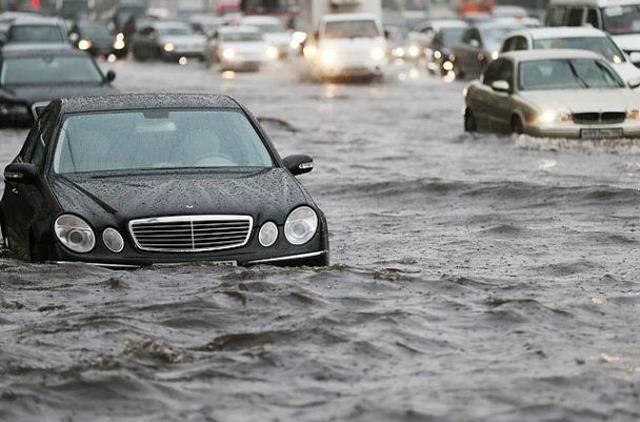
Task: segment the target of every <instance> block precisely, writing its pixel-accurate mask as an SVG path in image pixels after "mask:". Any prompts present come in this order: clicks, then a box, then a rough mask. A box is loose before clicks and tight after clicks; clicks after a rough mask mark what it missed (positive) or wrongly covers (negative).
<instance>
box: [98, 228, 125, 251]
mask: <svg viewBox="0 0 640 422" xmlns="http://www.w3.org/2000/svg"><path fill="white" fill-rule="evenodd" d="M102 241H103V242H104V245H105V246H106V247H107V249H109V250H110V251H111V252H113V253H120V252H122V250H123V249H124V239H123V238H122V235H121V234H120V232H119V231H118V230H116V229H114V228H112V227H108V228H106V229H105V230H104V231H103V232H102Z"/></svg>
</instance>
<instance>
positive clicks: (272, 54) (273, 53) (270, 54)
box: [266, 46, 280, 60]
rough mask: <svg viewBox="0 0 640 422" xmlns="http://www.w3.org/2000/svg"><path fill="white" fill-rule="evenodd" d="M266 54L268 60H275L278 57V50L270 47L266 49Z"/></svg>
mask: <svg viewBox="0 0 640 422" xmlns="http://www.w3.org/2000/svg"><path fill="white" fill-rule="evenodd" d="M266 54H267V58H268V59H269V60H276V59H277V58H278V57H280V50H278V48H277V47H274V46H270V47H267V52H266Z"/></svg>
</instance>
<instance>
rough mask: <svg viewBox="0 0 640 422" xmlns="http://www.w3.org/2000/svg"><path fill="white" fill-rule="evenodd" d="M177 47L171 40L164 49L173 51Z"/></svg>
mask: <svg viewBox="0 0 640 422" xmlns="http://www.w3.org/2000/svg"><path fill="white" fill-rule="evenodd" d="M175 49H176V46H175V45H174V44H172V43H170V42H168V43H166V44H165V45H164V51H166V52H167V53H171V52H172V51H174V50H175Z"/></svg>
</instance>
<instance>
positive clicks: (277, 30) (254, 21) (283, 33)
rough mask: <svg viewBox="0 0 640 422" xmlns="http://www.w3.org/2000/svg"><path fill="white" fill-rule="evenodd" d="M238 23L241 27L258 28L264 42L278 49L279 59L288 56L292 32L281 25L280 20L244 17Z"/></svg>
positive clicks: (264, 17)
mask: <svg viewBox="0 0 640 422" xmlns="http://www.w3.org/2000/svg"><path fill="white" fill-rule="evenodd" d="M240 23H241V25H243V26H253V27H256V28H258V30H260V32H262V35H263V36H264V40H265V41H266V42H267V43H269V45H271V46H272V47H275V48H277V49H278V56H279V57H280V58H282V57H286V56H287V55H288V54H289V48H290V46H291V36H292V32H291V31H288V30H287V29H286V28H285V27H284V26H283V25H282V21H281V20H280V19H278V18H275V17H272V16H245V17H244V18H242V20H241V22H240Z"/></svg>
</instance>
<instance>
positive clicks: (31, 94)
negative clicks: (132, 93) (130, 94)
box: [0, 84, 118, 106]
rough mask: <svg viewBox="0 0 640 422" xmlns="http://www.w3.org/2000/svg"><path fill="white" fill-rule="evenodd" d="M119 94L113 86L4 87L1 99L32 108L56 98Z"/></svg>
mask: <svg viewBox="0 0 640 422" xmlns="http://www.w3.org/2000/svg"><path fill="white" fill-rule="evenodd" d="M117 92H118V91H117V90H116V89H115V88H113V87H112V86H111V85H102V84H73V85H72V84H69V85H67V84H65V85H57V86H55V85H41V86H38V85H22V86H5V87H3V89H2V90H1V91H0V98H3V99H7V100H11V101H15V102H20V103H25V104H27V105H29V106H31V105H32V104H34V103H38V102H43V101H51V100H54V99H56V98H68V97H77V96H97V95H109V94H116V93H117Z"/></svg>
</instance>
